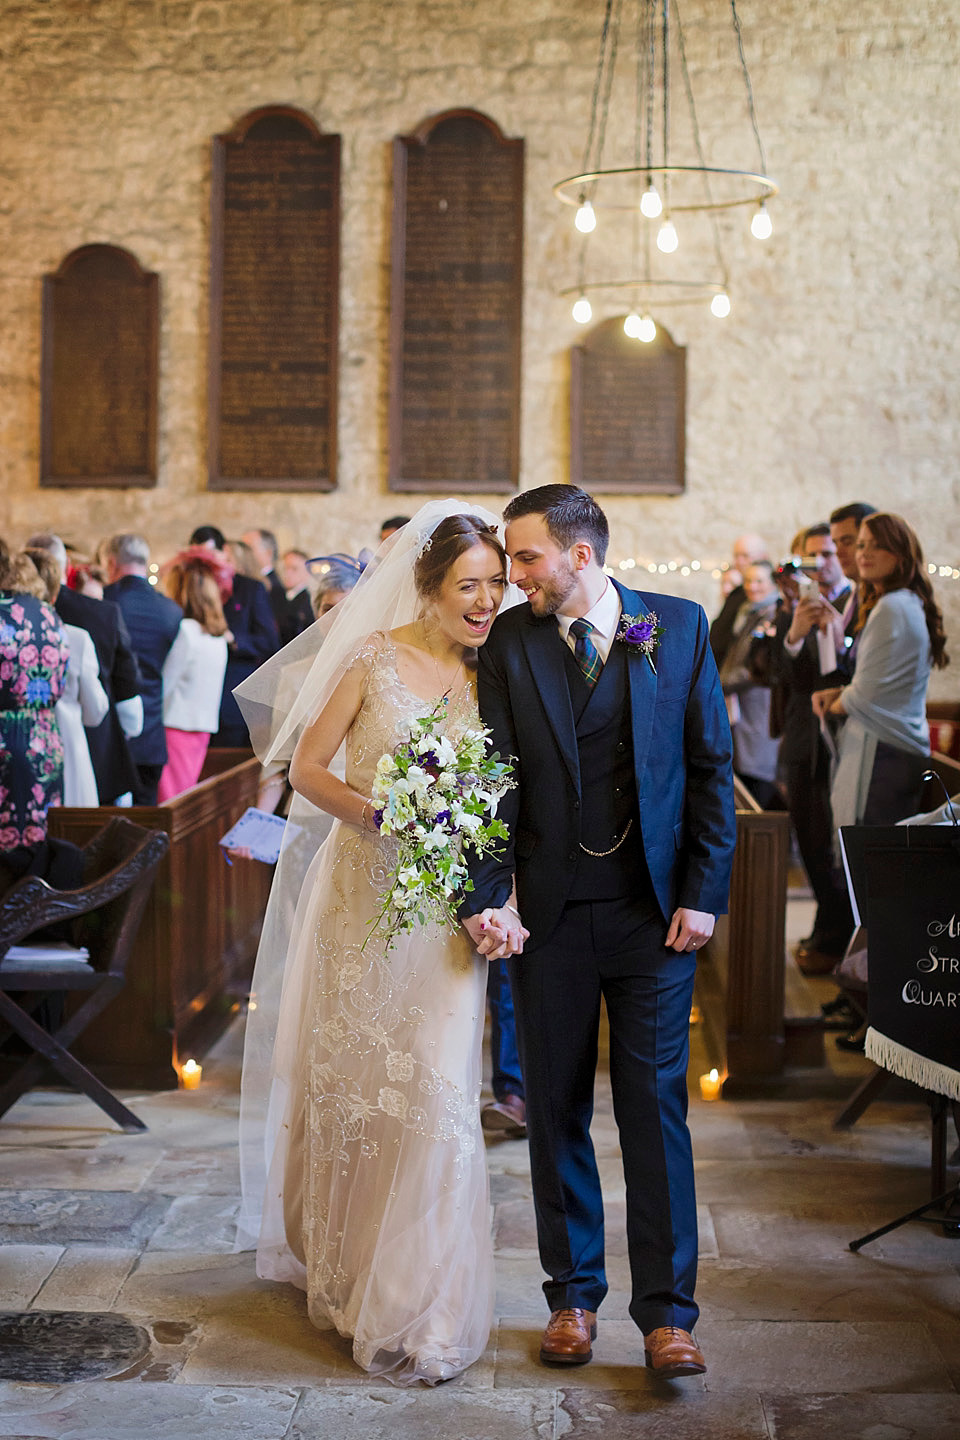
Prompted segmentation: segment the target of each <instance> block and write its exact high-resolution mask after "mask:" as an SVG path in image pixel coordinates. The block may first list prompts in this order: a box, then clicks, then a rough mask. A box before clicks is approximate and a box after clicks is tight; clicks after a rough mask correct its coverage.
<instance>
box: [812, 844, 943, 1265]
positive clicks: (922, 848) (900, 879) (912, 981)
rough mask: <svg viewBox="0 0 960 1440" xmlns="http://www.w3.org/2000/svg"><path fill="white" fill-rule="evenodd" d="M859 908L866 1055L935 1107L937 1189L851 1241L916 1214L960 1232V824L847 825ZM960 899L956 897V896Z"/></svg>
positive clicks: (858, 1244) (856, 1246)
mask: <svg viewBox="0 0 960 1440" xmlns="http://www.w3.org/2000/svg"><path fill="white" fill-rule="evenodd" d="M840 833H841V840H842V844H843V853H844V862H845V865H846V870H847V876H848V879H849V882H850V890H851V896H852V898H853V902H854V908H855V910H856V911H857V912H858V914H859V918H860V921H861V923H862V924H864V925H866V926H867V928H868V930H869V934H870V984H869V989H868V998H867V1007H868V1010H867V1020H868V1030H867V1040H866V1054H867V1056H868V1058H869V1059H871V1060H873V1061H874V1063H875V1064H877V1065H880V1066H882V1067H883V1068H884V1069H885V1070H889V1071H891V1072H892V1073H893V1074H895V1075H900V1076H902V1077H903V1078H904V1079H907V1080H910V1081H912V1082H913V1083H914V1084H917V1085H919V1086H921V1087H922V1088H923V1089H924V1090H925V1091H926V1092H927V1093H928V1096H929V1099H930V1108H931V1122H932V1131H931V1192H932V1198H931V1199H930V1200H928V1201H927V1202H926V1204H924V1205H919V1206H917V1208H916V1209H915V1210H911V1211H910V1212H909V1213H908V1214H906V1215H901V1216H899V1217H898V1218H897V1219H896V1220H892V1221H891V1222H890V1223H889V1224H887V1225H883V1226H881V1227H880V1229H878V1230H873V1231H871V1233H870V1234H869V1235H862V1236H861V1237H860V1238H859V1239H857V1240H853V1241H851V1242H850V1249H851V1250H854V1251H856V1250H860V1249H861V1248H862V1246H864V1245H867V1244H869V1243H870V1241H871V1240H876V1239H878V1238H879V1237H880V1236H881V1235H886V1234H888V1233H889V1232H890V1231H891V1230H896V1229H898V1228H899V1226H901V1225H905V1224H906V1223H907V1221H909V1220H924V1221H927V1222H928V1223H931V1224H937V1225H940V1226H942V1228H943V1232H944V1234H945V1235H948V1236H951V1237H960V1182H958V1183H957V1184H955V1185H953V1186H951V1187H950V1188H949V1189H944V1188H943V1187H944V1182H945V1180H946V1162H945V1155H946V1136H947V1119H948V1113H949V1102H950V1101H951V1100H952V1101H953V1103H954V1115H955V1117H956V1116H957V1113H958V1112H957V1102H958V1101H960V1070H958V1069H957V1063H958V1059H960V905H957V909H956V910H954V909H952V908H951V897H952V896H953V897H957V896H960V828H958V827H957V826H953V825H950V826H943V825H939V826H938V825H916V826H911V825H903V826H900V825H898V826H849V827H846V826H845V827H844V828H843V829H842V830H841V832H840ZM956 904H957V901H956V899H954V905H956Z"/></svg>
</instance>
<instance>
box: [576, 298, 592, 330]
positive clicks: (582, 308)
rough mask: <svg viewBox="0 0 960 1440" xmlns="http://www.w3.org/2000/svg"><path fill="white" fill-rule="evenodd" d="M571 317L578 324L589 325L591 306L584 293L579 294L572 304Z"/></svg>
mask: <svg viewBox="0 0 960 1440" xmlns="http://www.w3.org/2000/svg"><path fill="white" fill-rule="evenodd" d="M573 318H574V320H576V322H577V324H578V325H589V324H590V321H591V320H592V319H593V306H592V305H591V304H590V301H589V300H588V299H587V297H586V295H581V296H580V298H579V300H575V301H574V304H573Z"/></svg>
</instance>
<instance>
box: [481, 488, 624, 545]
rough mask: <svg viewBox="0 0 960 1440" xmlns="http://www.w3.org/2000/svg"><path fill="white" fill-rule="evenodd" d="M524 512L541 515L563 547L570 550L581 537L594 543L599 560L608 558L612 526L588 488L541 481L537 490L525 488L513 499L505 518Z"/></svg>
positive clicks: (518, 516)
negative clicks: (549, 483)
mask: <svg viewBox="0 0 960 1440" xmlns="http://www.w3.org/2000/svg"><path fill="white" fill-rule="evenodd" d="M521 515H542V516H543V519H544V523H545V525H546V527H547V532H548V534H549V535H550V538H551V540H553V541H554V542H555V544H557V545H559V546H560V549H561V550H569V549H570V546H571V545H576V543H577V541H578V540H586V541H588V543H589V544H590V545H591V546H592V547H593V555H594V559H595V560H596V562H597V564H598V565H602V564H603V562H604V560H606V558H607V546H608V545H609V543H610V526H609V525H608V524H607V517H606V515H604V513H603V511H602V510H601V509H600V506H599V505H598V504H597V502H596V500H594V498H593V496H592V495H588V494H587V492H586V490H581V489H579V488H578V487H577V486H576V485H538V486H537V488H536V489H535V490H524V492H523V493H522V494H521V495H517V496H516V497H515V498H514V499H513V500H511V501H510V504H509V505H508V506H507V508H506V510H504V512H503V518H504V521H505V522H506V524H507V525H509V524H510V521H511V520H519V519H520V517H521Z"/></svg>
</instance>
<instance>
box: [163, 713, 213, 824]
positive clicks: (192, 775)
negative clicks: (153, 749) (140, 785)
mask: <svg viewBox="0 0 960 1440" xmlns="http://www.w3.org/2000/svg"><path fill="white" fill-rule="evenodd" d="M166 736H167V763H166V765H164V767H163V771H162V772H161V775H160V783H159V784H158V786H157V799H158V801H159V802H160V804H161V805H162V804H163V802H164V800H172V799H173V797H174V795H182V794H183V792H184V790H189V789H190V786H191V785H196V783H197V781H198V780H199V779H200V771H201V770H202V769H203V759H204V756H205V755H206V753H207V746H208V745H209V744H210V736H209V735H208V734H207V732H206V730H167V731H166Z"/></svg>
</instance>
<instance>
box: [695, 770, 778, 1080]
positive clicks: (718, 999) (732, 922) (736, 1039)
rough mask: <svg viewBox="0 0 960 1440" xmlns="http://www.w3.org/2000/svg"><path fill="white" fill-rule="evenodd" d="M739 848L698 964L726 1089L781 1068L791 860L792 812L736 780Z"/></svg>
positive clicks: (706, 1019) (711, 1042)
mask: <svg viewBox="0 0 960 1440" xmlns="http://www.w3.org/2000/svg"><path fill="white" fill-rule="evenodd" d="M734 783H735V787H736V795H737V848H736V852H735V855H734V861H733V878H732V881H731V886H730V911H729V914H727V915H722V916H720V917H719V919H718V920H717V926H716V929H715V931H714V934H713V938H712V939H711V941H710V943H709V944H708V945H706V946H705V947H704V949H703V950H702V951H701V953H700V958H699V960H698V966H697V986H696V994H697V1003H698V1005H699V1006H700V1011H701V1014H702V1017H703V1023H704V1026H705V1030H706V1037H705V1038H706V1042H707V1050H708V1053H709V1054H710V1057H711V1062H712V1063H714V1064H716V1065H717V1067H718V1069H720V1070H721V1072H723V1071H726V1079H725V1081H724V1085H723V1093H724V1094H726V1095H734V1094H736V1093H738V1091H740V1092H741V1093H742V1088H750V1086H751V1082H757V1081H763V1080H769V1079H772V1078H775V1077H776V1076H778V1075H780V1074H781V1073H782V1071H783V1068H784V1064H785V1060H786V1055H787V1024H786V1021H785V1018H784V971H785V959H786V939H785V933H786V905H787V866H788V862H789V854H790V817H789V816H788V815H787V813H786V812H785V811H781V810H761V808H760V807H759V805H757V803H756V801H755V800H754V799H753V796H752V795H751V794H750V792H749V791H748V790H747V789H746V787H745V786H744V785H742V784H741V783H740V781H739V780H736V781H735V782H734Z"/></svg>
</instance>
